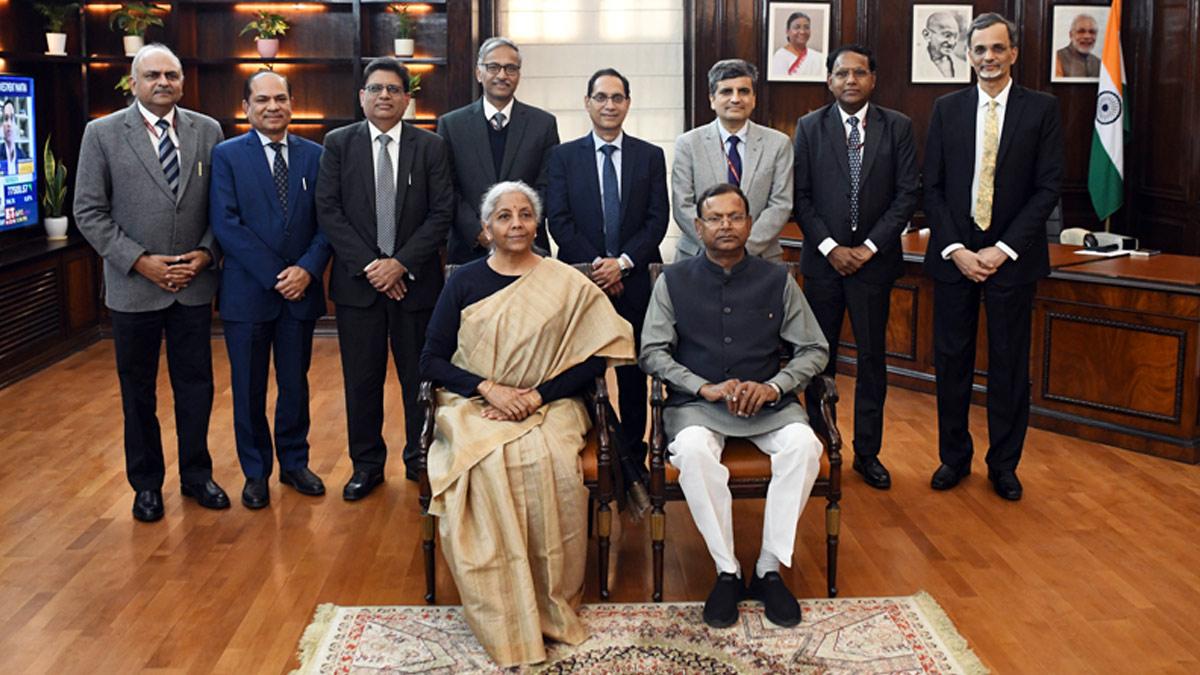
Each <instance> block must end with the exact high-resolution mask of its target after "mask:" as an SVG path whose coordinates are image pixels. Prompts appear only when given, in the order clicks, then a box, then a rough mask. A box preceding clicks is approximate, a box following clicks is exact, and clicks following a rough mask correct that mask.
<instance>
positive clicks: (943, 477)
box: [929, 464, 971, 490]
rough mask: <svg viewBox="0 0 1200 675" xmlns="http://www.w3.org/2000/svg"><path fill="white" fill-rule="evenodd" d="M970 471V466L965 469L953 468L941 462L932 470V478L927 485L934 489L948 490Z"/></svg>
mask: <svg viewBox="0 0 1200 675" xmlns="http://www.w3.org/2000/svg"><path fill="white" fill-rule="evenodd" d="M970 473H971V467H969V466H968V467H967V468H965V469H955V468H954V467H952V466H949V465H947V464H943V465H941V466H939V467H938V468H937V471H934V472H933V479H932V480H930V481H929V487H931V488H933V489H934V490H949V489H950V488H952V487H954V486H955V485H958V484H959V482H961V481H962V479H964V478H966V477H967V476H968V475H970Z"/></svg>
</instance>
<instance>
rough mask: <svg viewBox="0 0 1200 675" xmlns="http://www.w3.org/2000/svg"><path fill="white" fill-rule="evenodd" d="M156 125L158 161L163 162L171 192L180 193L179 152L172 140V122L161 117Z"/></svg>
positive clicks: (164, 172)
mask: <svg viewBox="0 0 1200 675" xmlns="http://www.w3.org/2000/svg"><path fill="white" fill-rule="evenodd" d="M155 126H156V127H158V129H159V135H158V162H159V164H162V169H163V175H164V176H166V178H167V185H169V186H171V192H172V193H173V194H179V152H178V151H177V150H176V149H175V142H174V141H172V140H171V131H170V129H171V123H170V122H168V121H167V120H166V119H159V120H158V122H156V123H155Z"/></svg>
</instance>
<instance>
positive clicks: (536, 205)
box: [479, 180, 542, 223]
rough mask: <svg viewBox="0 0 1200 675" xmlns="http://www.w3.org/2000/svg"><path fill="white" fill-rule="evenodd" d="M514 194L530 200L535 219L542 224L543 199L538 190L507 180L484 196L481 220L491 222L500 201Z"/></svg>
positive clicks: (493, 187) (520, 182)
mask: <svg viewBox="0 0 1200 675" xmlns="http://www.w3.org/2000/svg"><path fill="white" fill-rule="evenodd" d="M513 192H520V193H521V194H523V195H525V197H526V198H528V199H529V204H530V205H531V206H533V219H534V220H536V221H538V222H541V220H542V198H541V197H539V196H538V193H537V190H534V189H533V188H531V187H529V186H528V185H526V184H525V183H524V182H522V181H519V180H506V181H504V182H502V183H496V184H495V185H493V186H492V187H490V188H488V191H487V192H486V193H485V194H484V195H483V203H481V204H480V205H479V217H480V219H482V220H483V222H485V223H486V222H488V221H489V220H491V219H492V215H493V214H494V213H495V212H496V202H498V201H500V198H501V197H503V196H504V195H506V194H510V193H513Z"/></svg>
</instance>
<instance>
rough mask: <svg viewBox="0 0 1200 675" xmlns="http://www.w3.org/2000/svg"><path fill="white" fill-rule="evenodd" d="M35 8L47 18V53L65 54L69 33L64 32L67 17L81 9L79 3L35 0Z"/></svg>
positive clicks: (54, 54)
mask: <svg viewBox="0 0 1200 675" xmlns="http://www.w3.org/2000/svg"><path fill="white" fill-rule="evenodd" d="M33 8H34V9H35V10H37V13H38V14H41V15H42V16H44V17H45V18H46V48H47V51H46V53H47V54H51V55H53V56H65V55H66V53H67V34H66V33H65V32H63V26H64V25H65V24H66V23H67V17H69V16H71V15H72V14H74V13H76V12H78V11H79V3H78V2H70V3H63V2H35V3H33Z"/></svg>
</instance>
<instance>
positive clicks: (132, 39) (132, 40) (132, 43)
mask: <svg viewBox="0 0 1200 675" xmlns="http://www.w3.org/2000/svg"><path fill="white" fill-rule="evenodd" d="M121 43H122V44H123V45H125V56H133V55H134V54H137V53H138V50H139V49H141V48H142V45H144V44H146V40H145V38H143V37H142V36H141V35H126V36H125V37H123V38H121Z"/></svg>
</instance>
